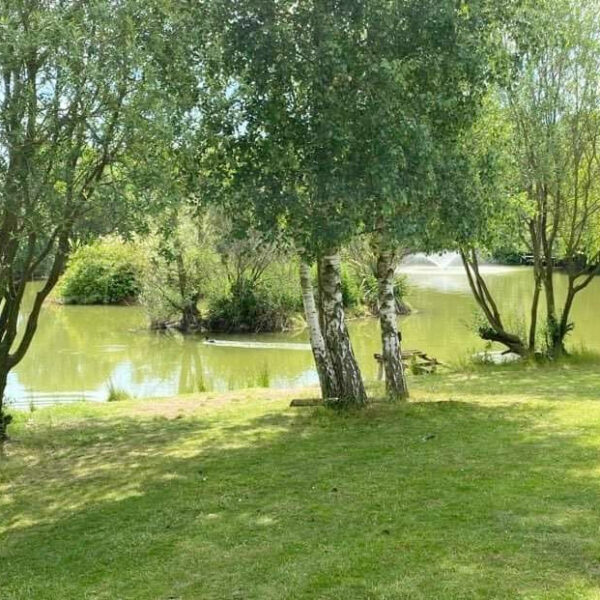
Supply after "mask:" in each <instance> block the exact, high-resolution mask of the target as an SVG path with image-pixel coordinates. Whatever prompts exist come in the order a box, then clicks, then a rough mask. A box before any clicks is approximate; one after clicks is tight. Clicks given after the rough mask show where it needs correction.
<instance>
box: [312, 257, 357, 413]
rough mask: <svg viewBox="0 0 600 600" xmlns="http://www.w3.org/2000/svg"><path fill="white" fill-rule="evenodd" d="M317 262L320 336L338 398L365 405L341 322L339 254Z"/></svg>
mask: <svg viewBox="0 0 600 600" xmlns="http://www.w3.org/2000/svg"><path fill="white" fill-rule="evenodd" d="M320 262H321V278H320V285H321V289H320V298H321V305H322V307H323V323H324V329H323V333H324V336H323V337H324V338H325V345H326V347H327V350H328V352H329V355H330V357H331V361H332V364H333V369H334V372H335V374H336V378H337V382H338V397H339V399H340V401H343V402H348V403H354V404H365V403H366V401H367V393H366V391H365V386H364V383H363V381H362V377H361V374H360V369H359V367H358V363H357V362H356V357H355V356H354V351H353V350H352V344H351V342H350V337H349V335H348V330H347V329H346V323H345V320H344V304H343V300H342V281H341V273H340V255H339V253H338V252H336V251H332V252H329V253H327V254H326V255H325V256H323V257H321V259H320Z"/></svg>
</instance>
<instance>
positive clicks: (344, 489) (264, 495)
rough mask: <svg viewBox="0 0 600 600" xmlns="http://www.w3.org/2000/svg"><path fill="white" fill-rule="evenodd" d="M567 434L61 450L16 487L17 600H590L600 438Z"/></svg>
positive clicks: (86, 442)
mask: <svg viewBox="0 0 600 600" xmlns="http://www.w3.org/2000/svg"><path fill="white" fill-rule="evenodd" d="M599 417H600V408H599V409H598V411H596V412H594V414H593V415H587V416H586V418H588V419H589V418H593V419H596V423H598V418H599ZM562 418H563V417H562V414H561V409H560V406H559V405H557V404H552V405H551V406H549V408H548V410H547V411H546V412H545V413H544V417H543V418H541V417H540V414H539V410H538V409H537V408H536V407H530V406H527V405H523V404H516V405H512V406H511V405H507V406H499V407H488V406H485V405H481V404H475V403H463V402H420V403H411V404H398V405H389V406H388V405H378V406H374V407H371V408H369V409H367V410H366V411H364V412H362V413H351V414H344V413H341V414H336V413H332V412H330V411H326V410H316V411H312V410H310V411H303V412H293V411H291V410H288V411H284V412H281V411H279V412H277V411H276V410H272V411H269V412H266V413H265V414H263V415H261V416H259V417H257V418H248V419H245V420H244V419H242V420H241V421H240V420H238V422H236V423H234V424H228V423H219V422H218V421H205V420H203V419H202V417H189V418H183V419H174V420H166V419H153V420H134V419H128V418H119V420H118V421H116V420H114V421H113V420H111V419H106V420H102V421H98V422H92V423H90V424H89V425H87V426H85V431H84V432H80V433H79V434H78V435H75V434H74V432H72V431H71V432H65V433H64V436H63V437H62V438H61V437H60V435H57V432H56V431H55V432H54V441H53V448H54V449H51V450H50V451H49V452H48V453H47V454H45V453H44V449H45V447H44V444H45V443H49V440H47V441H46V442H44V441H40V440H37V443H38V444H40V443H41V444H42V447H41V448H40V447H39V446H37V447H36V450H37V451H39V452H40V455H41V458H39V461H38V462H37V463H35V464H33V465H32V466H31V468H30V469H29V470H27V471H26V472H25V474H24V475H23V476H22V477H18V478H16V480H15V482H12V481H8V482H7V481H4V484H3V485H4V490H3V493H4V494H5V499H4V500H3V503H2V504H0V514H2V521H1V522H0V525H1V526H2V527H4V526H6V525H7V524H8V525H9V527H10V529H8V531H6V532H5V534H4V535H3V536H2V542H1V544H0V563H1V564H2V580H3V581H2V588H0V590H1V591H2V594H0V596H1V597H2V598H3V600H4V598H6V599H16V598H28V599H35V598H44V599H45V598H61V600H63V599H69V598H73V599H75V598H77V599H80V598H84V597H85V598H95V599H104V598H106V599H108V598H110V599H114V598H127V599H129V598H131V599H136V600H138V599H144V598H147V599H163V598H164V599H167V598H171V599H175V598H181V599H184V598H185V599H203V600H204V599H212V598H215V599H225V598H246V599H249V598H256V599H261V600H263V599H267V600H268V599H273V600H274V599H281V598H315V599H316V598H319V599H321V598H323V599H339V598H359V599H362V598H364V599H367V598H369V599H381V600H383V599H389V598H394V599H395V598H411V599H413V598H417V599H419V598H423V599H431V598H444V599H445V598H486V599H487V598H507V599H508V598H511V599H512V598H520V597H522V598H574V597H578V594H579V595H580V596H581V597H591V596H592V595H593V594H594V593H598V590H600V579H599V574H600V542H599V541H598V539H597V538H598V536H597V532H598V530H599V528H600V510H599V508H598V497H599V493H600V478H599V474H598V473H597V469H596V465H597V457H598V445H599V435H598V429H594V430H593V431H591V430H589V429H585V428H583V429H581V428H579V427H577V426H576V424H573V423H570V422H569V423H565V427H564V428H562V429H558V428H557V427H555V424H556V422H557V421H560V420H561V419H562ZM582 420H585V419H582ZM117 428H118V429H117ZM115 430H117V431H118V435H117V437H116V438H115V437H114V435H113V433H114V431H115ZM58 431H59V432H60V430H58ZM35 441H36V440H34V439H32V440H30V442H29V443H31V444H34V442H35ZM24 443H25V442H24Z"/></svg>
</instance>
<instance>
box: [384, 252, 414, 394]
mask: <svg viewBox="0 0 600 600" xmlns="http://www.w3.org/2000/svg"><path fill="white" fill-rule="evenodd" d="M394 270H395V260H394V254H393V252H392V251H391V250H380V251H379V255H378V257H377V283H378V299H379V322H380V325H381V348H382V357H383V368H384V371H385V387H386V391H387V393H388V395H389V396H391V397H393V398H406V397H407V396H408V386H407V384H406V376H405V373H404V365H403V364H402V356H401V346H400V336H399V333H398V322H397V316H398V315H397V314H396V300H395V297H394Z"/></svg>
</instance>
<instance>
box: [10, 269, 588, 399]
mask: <svg viewBox="0 0 600 600" xmlns="http://www.w3.org/2000/svg"><path fill="white" fill-rule="evenodd" d="M484 269H485V272H486V274H487V278H488V281H489V286H490V288H491V289H492V291H493V292H494V293H495V294H497V298H498V300H499V305H500V307H501V308H502V309H503V310H504V311H506V314H507V318H506V321H507V322H511V319H512V322H515V323H518V322H521V323H524V321H525V318H526V315H527V313H528V311H529V299H530V298H531V293H532V290H531V288H532V284H531V279H532V278H531V272H530V268H529V267H497V266H489V267H485V268H484ZM402 271H403V272H405V273H406V275H407V277H408V281H409V285H410V292H409V296H408V300H409V302H410V304H411V305H412V306H413V308H414V309H415V310H414V313H413V314H411V315H409V316H407V317H402V318H401V319H400V327H401V330H402V336H403V347H404V348H405V349H420V350H424V351H426V352H427V353H428V354H430V355H431V356H435V357H436V358H438V359H439V360H442V361H456V360H457V359H459V358H461V357H466V356H468V355H469V354H472V353H473V352H476V351H480V350H482V349H484V348H485V344H484V342H482V341H481V340H480V339H479V338H478V337H477V335H476V334H475V329H474V322H475V315H476V311H475V303H474V301H473V299H472V298H471V295H470V291H469V288H468V283H467V280H466V277H465V274H464V272H463V270H462V267H449V268H446V269H441V268H436V267H428V266H408V267H404V268H403V269H402ZM556 284H557V288H558V290H559V292H561V291H562V290H564V288H565V277H564V276H563V275H561V274H558V275H557V276H556ZM37 285H39V284H37V283H34V284H31V286H30V287H29V289H28V295H29V299H31V298H32V297H33V294H34V292H35V289H36V286H37ZM599 303H600V278H596V279H595V280H594V281H593V282H592V284H591V285H590V286H589V288H588V289H586V290H584V291H583V292H582V293H581V294H580V295H579V297H578V298H577V301H576V304H575V307H574V311H573V320H574V321H575V330H574V332H573V333H572V334H571V336H570V337H569V345H570V346H571V347H581V346H583V347H585V348H587V349H590V350H596V351H599V352H600V320H599V319H598V316H597V309H598V306H599ZM508 315H510V318H508ZM349 329H350V333H351V336H352V340H353V343H354V348H355V351H356V354H357V357H358V360H359V362H360V364H361V367H362V369H363V374H364V376H365V378H366V379H374V378H376V376H377V365H376V363H375V361H374V359H373V353H375V352H378V351H379V327H378V322H377V320H376V319H357V320H353V321H350V322H349ZM212 337H214V338H215V339H217V340H223V341H225V342H235V344H233V345H231V346H228V345H222V344H206V343H205V338H204V336H191V337H183V336H180V335H178V334H168V333H167V334H165V333H157V332H151V331H149V330H148V329H147V321H146V316H145V313H144V310H143V309H142V308H141V307H137V306H132V307H125V306H62V305H59V304H54V303H48V304H47V305H45V306H44V308H43V311H42V314H41V316H40V324H39V329H38V332H37V333H36V335H35V338H34V341H33V343H32V345H31V348H30V351H29V353H28V354H27V356H26V357H25V359H24V360H23V362H22V363H21V364H20V365H18V367H17V368H16V369H15V370H14V371H13V372H12V373H11V374H10V376H9V382H8V389H7V397H8V398H9V399H10V403H11V404H12V405H15V406H21V407H23V406H29V405H30V404H32V403H33V404H36V405H43V404H47V403H53V402H57V401H69V400H71V401H73V400H80V399H91V400H105V399H106V396H107V390H108V388H109V386H110V385H112V386H114V387H115V388H119V389H123V390H126V391H127V392H129V393H130V394H131V395H133V396H136V397H157V396H168V395H173V394H184V393H189V392H195V391H211V390H214V391H223V390H234V389H239V388H247V387H276V388H287V387H294V386H304V385H308V384H313V383H316V382H317V376H316V373H315V370H314V366H313V361H312V355H311V353H310V349H309V348H308V346H306V343H307V335H306V332H305V331H298V332H290V333H283V334H264V335H230V336H226V335H215V336H212ZM255 343H258V347H256V346H253V344H255ZM287 344H294V346H291V347H286V345H287Z"/></svg>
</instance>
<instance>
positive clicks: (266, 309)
mask: <svg viewBox="0 0 600 600" xmlns="http://www.w3.org/2000/svg"><path fill="white" fill-rule="evenodd" d="M282 268H283V267H282V266H280V267H279V268H277V267H273V268H272V269H271V270H270V272H269V273H267V274H266V276H265V277H264V278H261V279H260V280H258V281H255V280H252V279H248V278H242V279H238V280H236V281H235V282H233V283H232V284H231V285H230V287H229V288H228V290H227V291H226V293H225V294H218V295H215V296H213V297H212V298H211V299H210V301H209V307H208V315H207V326H208V328H209V329H210V330H211V331H227V332H234V331H235V332H254V333H258V332H267V331H284V330H286V329H290V328H291V327H292V326H293V325H294V317H295V315H297V314H298V313H299V312H300V311H301V310H302V301H301V296H300V290H299V285H298V283H297V278H294V279H290V278H284V277H281V278H280V277H277V276H276V273H277V272H278V271H280V270H281V269H282Z"/></svg>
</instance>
